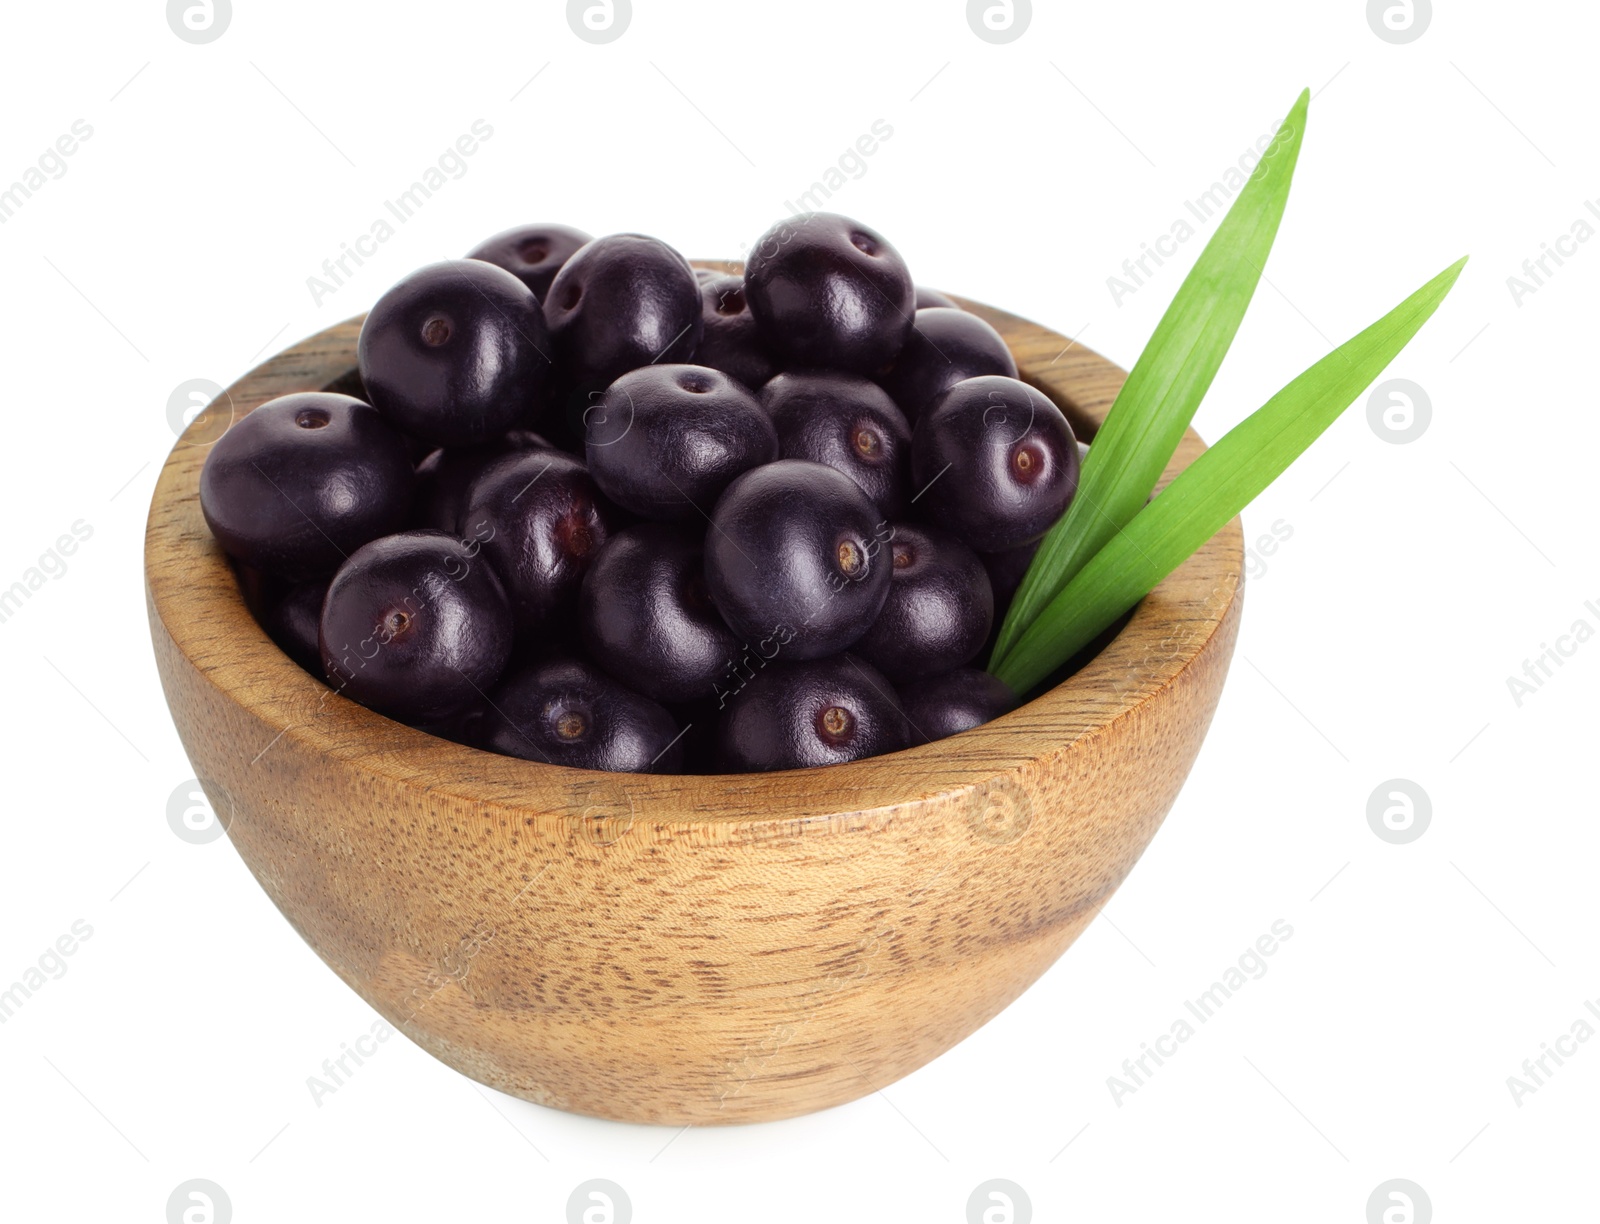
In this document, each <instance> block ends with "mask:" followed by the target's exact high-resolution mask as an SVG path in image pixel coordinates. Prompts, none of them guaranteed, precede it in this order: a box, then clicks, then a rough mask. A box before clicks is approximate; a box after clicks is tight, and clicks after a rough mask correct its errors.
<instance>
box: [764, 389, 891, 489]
mask: <svg viewBox="0 0 1600 1224" xmlns="http://www.w3.org/2000/svg"><path fill="white" fill-rule="evenodd" d="M761 405H762V407H763V408H765V409H766V410H767V414H768V415H769V416H770V417H771V418H772V423H773V425H775V426H776V427H777V430H778V453H779V454H780V455H781V456H782V457H783V458H785V459H807V460H810V461H811V462H812V463H821V464H825V465H827V466H828V467H831V468H835V469H837V470H838V471H841V472H843V473H844V474H845V475H846V476H848V477H850V479H851V480H853V481H855V482H856V484H858V485H860V486H861V489H862V491H863V492H864V493H866V495H867V496H868V497H870V498H871V499H872V501H873V504H874V505H876V506H877V507H878V510H879V511H880V512H881V513H882V514H883V516H884V517H885V518H896V517H898V516H899V515H900V514H902V513H903V512H904V510H905V505H906V498H907V496H908V494H907V491H906V485H907V484H908V483H909V482H910V479H911V427H910V426H909V425H908V424H906V418H905V416H904V414H902V413H901V411H900V410H899V409H898V408H896V407H895V405H894V401H893V400H892V399H890V398H889V396H888V394H887V393H886V392H885V391H884V389H883V388H882V387H880V386H878V384H877V383H875V382H872V381H871V380H869V379H866V378H862V377H861V376H860V375H857V374H829V373H820V372H815V371H806V372H801V373H793V374H779V375H778V376H777V377H776V378H774V379H772V380H771V381H770V382H768V383H767V384H766V386H764V387H762V389H761Z"/></svg>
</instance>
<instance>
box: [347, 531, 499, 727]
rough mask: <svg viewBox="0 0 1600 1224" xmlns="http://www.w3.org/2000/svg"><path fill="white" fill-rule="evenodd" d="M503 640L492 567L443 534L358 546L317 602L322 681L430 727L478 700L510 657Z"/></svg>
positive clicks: (416, 533) (413, 535)
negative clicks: (318, 606)
mask: <svg viewBox="0 0 1600 1224" xmlns="http://www.w3.org/2000/svg"><path fill="white" fill-rule="evenodd" d="M511 636H512V623H511V607H510V604H509V603H508V602H507V600H506V593H505V589H504V588H503V587H502V586H501V585H500V580H499V578H497V577H496V576H495V572H494V570H493V569H491V568H490V567H489V565H488V563H487V562H485V560H484V559H483V557H482V556H481V555H474V553H473V551H472V550H470V549H469V548H467V547H466V546H465V545H463V544H462V543H461V541H459V540H453V539H451V538H450V537H449V536H447V535H444V534H443V533H442V532H435V531H409V532H402V533H401V534H399V535H392V536H385V537H384V538H383V539H381V540H374V541H373V542H372V543H370V544H367V545H365V546H364V547H362V548H360V549H359V550H357V551H356V553H355V554H354V555H353V556H352V557H351V558H350V560H348V561H346V562H345V563H344V564H343V565H342V566H340V567H339V572H338V573H337V574H335V575H334V577H333V582H332V583H331V584H330V585H329V587H328V593H327V596H326V597H325V598H324V600H323V604H322V624H321V633H320V639H321V648H322V665H323V669H324V670H325V671H326V673H327V676H328V683H329V684H330V685H332V686H333V688H334V689H335V690H337V691H338V692H340V693H342V694H343V695H344V696H346V697H349V698H351V699H352V700H355V701H359V702H360V703H361V704H362V705H365V706H369V707H371V708H372V709H374V710H376V711H378V713H380V714H386V715H388V716H389V717H390V718H397V719H401V720H402V721H406V722H422V723H434V722H439V721H441V720H443V719H447V718H450V717H452V716H453V715H456V714H460V713H463V712H464V711H466V710H467V709H468V708H470V707H471V706H472V705H473V704H474V703H476V702H477V701H479V700H481V695H482V693H483V692H485V691H487V690H488V689H489V688H490V687H491V686H493V684H494V683H495V681H496V680H498V679H499V677H500V673H501V671H502V670H503V669H504V668H505V665H506V661H507V660H508V659H509V658H510V657H511Z"/></svg>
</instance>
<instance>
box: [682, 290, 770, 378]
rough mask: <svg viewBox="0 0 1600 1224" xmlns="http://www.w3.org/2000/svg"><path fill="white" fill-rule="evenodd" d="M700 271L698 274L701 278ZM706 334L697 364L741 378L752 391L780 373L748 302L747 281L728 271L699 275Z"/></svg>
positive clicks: (696, 353) (699, 349)
mask: <svg viewBox="0 0 1600 1224" xmlns="http://www.w3.org/2000/svg"><path fill="white" fill-rule="evenodd" d="M699 271H703V269H702V270H697V273H696V275H697V276H698V275H699ZM699 280H700V302H701V312H700V316H701V318H702V320H703V321H704V324H705V328H704V332H703V334H702V335H701V337H700V347H699V348H697V349H696V350H695V354H694V360H695V364H696V365H703V366H710V367H711V368H712V369H713V370H721V371H722V372H723V373H724V374H727V375H729V376H730V377H732V378H736V379H738V380H739V381H740V382H741V383H743V384H744V385H745V386H746V387H749V388H750V389H751V390H752V391H753V390H755V389H756V388H758V387H760V386H761V384H762V383H764V382H766V381H767V379H769V378H771V377H772V376H773V375H774V374H776V373H777V372H778V368H777V366H776V364H775V363H774V362H773V360H772V356H771V354H770V353H768V352H767V345H766V341H765V340H764V339H763V338H762V336H761V329H760V328H759V327H758V326H756V320H755V316H754V315H752V314H751V313H750V303H749V302H748V301H746V300H745V296H744V280H743V278H742V277H738V276H733V275H731V274H730V273H727V272H712V273H710V274H708V275H705V276H699Z"/></svg>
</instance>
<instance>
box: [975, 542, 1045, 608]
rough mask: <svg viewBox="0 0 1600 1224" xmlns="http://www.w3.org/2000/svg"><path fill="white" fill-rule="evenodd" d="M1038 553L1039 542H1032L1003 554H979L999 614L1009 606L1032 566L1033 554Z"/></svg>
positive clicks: (1007, 550) (1009, 549)
mask: <svg viewBox="0 0 1600 1224" xmlns="http://www.w3.org/2000/svg"><path fill="white" fill-rule="evenodd" d="M1038 551H1039V541H1038V540H1032V541H1030V542H1029V543H1027V544H1019V545H1017V546H1016V547H1015V548H1008V549H1006V551H1005V552H997V553H980V554H979V556H981V557H982V558H983V568H984V569H985V570H986V571H987V572H988V575H989V587H990V589H991V590H993V591H994V606H995V608H996V609H997V610H999V611H1000V612H1002V613H1003V612H1004V611H1005V609H1007V608H1009V607H1010V606H1011V600H1012V598H1013V597H1014V596H1015V595H1016V593H1017V588H1018V587H1020V586H1021V585H1022V579H1023V577H1024V576H1025V575H1026V574H1027V572H1028V566H1030V565H1032V564H1033V554H1034V553H1036V552H1038Z"/></svg>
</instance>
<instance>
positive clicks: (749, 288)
mask: <svg viewBox="0 0 1600 1224" xmlns="http://www.w3.org/2000/svg"><path fill="white" fill-rule="evenodd" d="M744 282H745V296H746V298H747V299H748V301H749V303H750V313H751V314H753V315H755V317H756V322H757V323H758V324H759V325H760V327H761V331H762V333H763V334H764V335H765V336H766V339H767V343H768V345H769V346H770V348H771V350H772V352H773V354H774V355H775V356H776V357H777V358H778V360H779V362H780V364H782V365H783V367H784V368H786V369H797V368H802V367H814V368H817V369H828V370H844V371H848V372H850V373H855V374H865V375H868V376H871V375H876V374H880V373H882V372H883V371H884V370H885V369H887V368H888V366H889V363H890V362H891V361H893V360H894V359H895V356H896V355H897V354H898V353H899V352H900V349H901V347H902V346H903V345H904V344H905V342H906V337H907V336H909V335H910V334H911V322H912V313H913V311H914V309H915V302H916V290H915V288H914V287H913V285H912V283H911V273H910V272H909V271H907V269H906V265H905V261H904V260H903V259H901V258H900V253H899V252H898V251H896V250H895V249H894V247H893V246H891V245H890V244H889V242H888V241H887V240H886V239H885V238H884V237H883V235H882V234H879V233H878V232H877V231H876V230H873V229H870V228H868V227H867V226H865V225H862V224H861V223H860V222H858V221H852V220H851V219H850V218H849V217H841V216H838V215H837V214H834V213H810V214H807V215H806V216H803V217H794V218H791V219H790V220H788V221H780V222H779V223H778V224H777V225H775V226H773V227H772V228H771V229H770V230H768V231H767V232H766V233H765V234H764V235H762V237H761V239H760V241H758V242H757V243H756V245H755V247H754V248H753V249H752V250H751V252H750V257H749V259H748V260H747V261H746V265H745V276H744Z"/></svg>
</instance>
